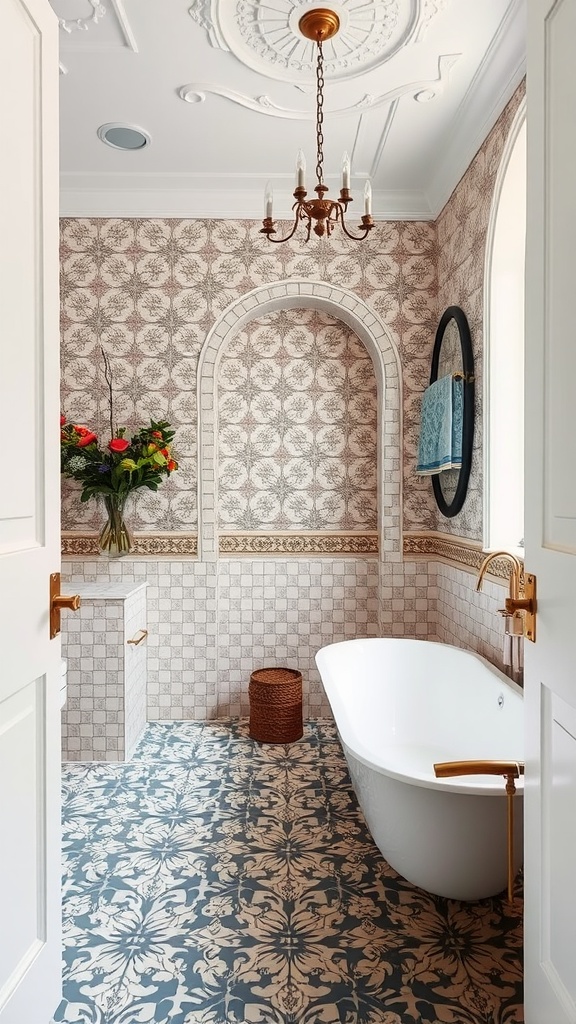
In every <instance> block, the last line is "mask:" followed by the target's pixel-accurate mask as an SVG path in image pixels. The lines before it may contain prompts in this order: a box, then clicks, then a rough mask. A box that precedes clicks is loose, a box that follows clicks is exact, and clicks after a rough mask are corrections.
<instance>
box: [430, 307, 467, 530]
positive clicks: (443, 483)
mask: <svg viewBox="0 0 576 1024" xmlns="http://www.w3.org/2000/svg"><path fill="white" fill-rule="evenodd" d="M448 375H451V376H452V377H453V378H455V379H459V378H461V379H462V397H463V408H462V464H461V466H460V468H459V469H448V470H445V471H444V472H442V473H437V474H435V475H434V476H433V477H432V489H433V491H434V497H435V498H436V504H437V505H438V508H439V509H440V511H441V513H442V515H443V516H446V518H447V519H452V517H453V516H455V515H457V514H458V512H460V510H461V508H462V506H463V504H464V501H465V499H466V492H467V490H468V481H469V479H470V470H471V468H472V445H473V440H474V355H473V353H472V338H471V335H470V327H469V325H468V320H467V318H466V314H465V312H464V310H463V309H460V306H448V309H446V310H445V312H444V313H443V314H442V317H441V319H440V323H439V324H438V330H437V331H436V338H435V341H434V351H433V353H432V368H431V371H430V383H431V384H433V383H434V381H436V380H440V379H441V378H442V377H445V376H448Z"/></svg>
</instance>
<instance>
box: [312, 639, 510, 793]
mask: <svg viewBox="0 0 576 1024" xmlns="http://www.w3.org/2000/svg"><path fill="white" fill-rule="evenodd" d="M374 643H376V644H382V643H384V644H387V643H394V644H410V645H413V644H426V645H428V646H430V647H442V648H443V649H448V650H452V651H457V652H458V653H459V654H461V655H465V656H466V657H469V658H475V659H476V660H477V661H479V662H481V663H482V665H483V666H484V667H485V668H486V669H487V670H488V671H489V672H490V673H491V674H492V675H494V676H495V677H496V679H498V680H499V682H501V683H502V684H506V686H507V687H509V689H510V690H511V691H512V692H513V693H515V694H517V695H518V696H519V697H520V698H521V699H522V700H523V699H524V691H523V689H522V687H521V686H519V685H518V683H515V682H514V681H513V680H512V679H510V678H509V677H508V676H506V675H504V673H503V672H501V671H500V669H498V668H496V666H495V665H492V663H491V662H489V661H488V660H487V659H486V658H483V657H482V655H481V654H477V653H476V652H475V651H469V650H467V649H466V648H465V647H457V646H456V645H455V644H444V643H442V642H441V641H438V640H419V639H416V638H413V637H354V639H351V640H339V641H337V642H336V643H332V644H324V646H323V647H321V648H319V650H318V651H317V653H316V656H315V661H316V665H317V667H318V671H319V672H320V678H321V681H322V687H323V689H324V693H325V694H326V697H327V699H328V702H329V704H330V707H331V709H332V713H333V715H334V721H335V723H336V728H337V730H338V736H339V738H340V742H341V743H342V746H343V747H344V748H345V750H349V751H350V753H351V754H352V756H353V757H355V758H356V759H357V760H358V761H360V762H362V764H364V765H366V767H367V768H371V769H372V770H373V771H375V772H378V773H379V774H381V775H387V776H389V777H390V778H392V779H397V780H398V782H404V783H406V785H409V786H419V787H421V788H424V789H433V790H437V791H438V792H442V793H460V794H462V795H464V796H487V797H494V796H499V797H501V798H503V799H505V798H506V790H505V782H504V776H499V775H493V776H486V775H482V776H457V777H454V778H448V779H437V778H436V776H435V775H434V774H433V771H432V766H431V771H430V775H428V774H424V773H421V772H414V773H413V774H412V775H407V774H406V773H405V772H401V771H398V770H396V769H394V768H390V767H388V766H387V765H386V764H384V763H379V762H378V761H377V760H375V759H374V755H373V753H372V752H371V751H368V750H367V748H366V747H365V746H364V744H363V743H362V742H361V741H360V740H359V739H358V737H357V736H356V734H355V733H354V732H353V731H352V729H351V728H350V729H348V730H347V727H348V726H349V722H348V716H347V712H346V708H345V706H344V702H343V701H342V700H341V699H340V694H339V693H338V691H337V690H336V692H335V693H333V694H331V693H330V692H329V691H328V689H327V688H326V685H325V683H324V680H323V679H322V672H321V669H320V665H319V664H318V655H319V654H321V652H322V651H327V650H331V649H332V648H337V647H342V646H344V645H350V644H353V645H355V644H370V645H371V644H374ZM338 712H340V715H339V716H338ZM339 717H340V721H339V720H338V719H339ZM464 778H468V779H470V781H469V782H464V781H463V779H464ZM516 789H517V796H518V797H523V791H524V779H523V778H522V777H521V778H520V779H518V781H517V783H516Z"/></svg>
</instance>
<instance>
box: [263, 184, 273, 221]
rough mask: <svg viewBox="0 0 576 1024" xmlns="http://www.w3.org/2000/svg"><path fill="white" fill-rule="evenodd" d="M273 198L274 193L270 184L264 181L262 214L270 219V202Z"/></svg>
mask: <svg viewBox="0 0 576 1024" xmlns="http://www.w3.org/2000/svg"><path fill="white" fill-rule="evenodd" d="M273 199H274V193H273V191H272V185H271V184H270V182H269V181H267V182H266V188H265V189H264V216H265V217H268V218H269V219H270V220H272V202H273Z"/></svg>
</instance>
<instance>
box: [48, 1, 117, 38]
mask: <svg viewBox="0 0 576 1024" xmlns="http://www.w3.org/2000/svg"><path fill="white" fill-rule="evenodd" d="M87 4H88V7H89V9H90V8H91V10H89V11H88V12H87V15H86V17H85V18H73V19H72V20H71V21H69V20H68V19H67V18H58V24H59V26H60V28H61V29H62V31H63V32H68V34H70V33H71V32H74V31H76V32H87V31H88V29H89V28H90V26H91V25H97V24H98V22H99V21H100V20H101V18H103V17H104V15H105V14H106V8H105V7H104V4H101V3H100V0H87Z"/></svg>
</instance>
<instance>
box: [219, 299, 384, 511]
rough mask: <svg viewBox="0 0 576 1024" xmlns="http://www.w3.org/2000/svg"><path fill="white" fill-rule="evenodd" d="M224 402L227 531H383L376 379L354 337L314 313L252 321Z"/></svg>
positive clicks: (240, 342)
mask: <svg viewBox="0 0 576 1024" xmlns="http://www.w3.org/2000/svg"><path fill="white" fill-rule="evenodd" d="M218 393H219V400H218V419H219V432H218V440H219V451H218V468H219V490H218V497H219V501H218V511H219V520H220V526H221V528H222V529H225V530H227V531H229V530H242V531H252V530H258V531H267V530H276V531H278V530H300V531H309V530H375V529H376V527H377V508H376V446H377V429H376V428H377V404H376V378H375V376H374V369H373V366H372V362H371V359H370V357H369V355H368V353H367V351H366V349H365V348H364V345H363V344H362V343H361V342H360V340H359V339H358V338H357V337H356V335H355V334H354V333H353V332H352V331H351V330H350V328H348V327H347V326H345V325H344V324H343V323H341V322H340V321H337V320H335V319H334V318H333V317H331V316H329V315H327V314H326V313H322V312H318V311H316V310H313V309H291V310H280V311H279V312H278V313H275V314H273V315H269V316H267V317H265V318H262V319H257V320H252V321H251V322H250V323H249V324H248V325H247V327H246V328H245V329H244V330H243V331H241V332H239V333H238V334H237V335H236V337H235V338H234V339H233V340H232V341H231V342H230V343H229V344H228V346H227V348H226V350H225V352H224V356H223V358H222V360H221V363H220V368H219V374H218Z"/></svg>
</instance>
